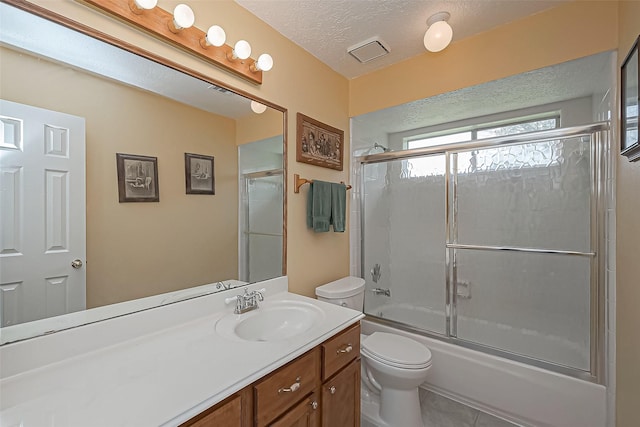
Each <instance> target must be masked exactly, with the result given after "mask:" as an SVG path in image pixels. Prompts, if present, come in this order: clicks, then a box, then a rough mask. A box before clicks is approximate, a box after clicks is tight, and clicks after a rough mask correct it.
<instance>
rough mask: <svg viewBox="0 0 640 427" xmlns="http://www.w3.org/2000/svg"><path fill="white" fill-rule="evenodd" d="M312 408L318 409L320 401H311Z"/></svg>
mask: <svg viewBox="0 0 640 427" xmlns="http://www.w3.org/2000/svg"><path fill="white" fill-rule="evenodd" d="M311 409H313V410H316V409H318V401H317V400H314V401H313V402H311Z"/></svg>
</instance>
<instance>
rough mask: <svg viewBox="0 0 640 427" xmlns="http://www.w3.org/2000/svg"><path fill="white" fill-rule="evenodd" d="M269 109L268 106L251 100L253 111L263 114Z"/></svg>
mask: <svg viewBox="0 0 640 427" xmlns="http://www.w3.org/2000/svg"><path fill="white" fill-rule="evenodd" d="M266 110H267V106H266V105H264V104H261V103H259V102H258V101H251V111H253V112H254V113H256V114H262V113H264V112H265V111H266Z"/></svg>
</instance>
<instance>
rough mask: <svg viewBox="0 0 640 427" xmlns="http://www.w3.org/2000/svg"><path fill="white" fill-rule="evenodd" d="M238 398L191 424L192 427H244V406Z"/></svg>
mask: <svg viewBox="0 0 640 427" xmlns="http://www.w3.org/2000/svg"><path fill="white" fill-rule="evenodd" d="M241 402H242V401H241V398H240V396H236V397H235V398H233V399H232V400H230V401H229V402H227V403H225V404H223V405H222V406H220V407H219V408H217V409H216V410H215V411H213V412H211V413H210V414H208V415H206V416H205V417H203V418H200V419H198V420H197V421H195V422H193V423H192V424H189V426H190V427H220V426H225V427H242V409H241V408H242V405H241Z"/></svg>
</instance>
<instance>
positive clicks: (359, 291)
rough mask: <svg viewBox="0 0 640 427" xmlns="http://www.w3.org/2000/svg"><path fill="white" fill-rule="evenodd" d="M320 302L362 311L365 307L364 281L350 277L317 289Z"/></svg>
mask: <svg viewBox="0 0 640 427" xmlns="http://www.w3.org/2000/svg"><path fill="white" fill-rule="evenodd" d="M316 297H317V298H318V299H319V300H320V301H325V302H328V303H331V304H337V305H341V306H343V307H348V308H352V309H354V310H358V311H362V309H363V306H364V279H362V278H360V277H354V276H348V277H343V278H342V279H338V280H336V281H333V282H330V283H327V284H326V285H322V286H318V287H317V288H316Z"/></svg>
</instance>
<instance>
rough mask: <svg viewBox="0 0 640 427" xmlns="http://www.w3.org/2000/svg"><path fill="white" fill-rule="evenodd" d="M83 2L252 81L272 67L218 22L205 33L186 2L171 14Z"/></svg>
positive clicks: (152, 6) (134, 0)
mask: <svg viewBox="0 0 640 427" xmlns="http://www.w3.org/2000/svg"><path fill="white" fill-rule="evenodd" d="M0 1H2V0H0ZM83 2H85V3H88V4H90V5H91V6H95V7H96V8H98V9H101V10H102V11H104V12H106V13H108V14H110V15H113V16H115V17H117V18H120V19H122V20H123V21H125V22H127V23H129V24H131V25H133V26H135V27H138V28H140V29H142V30H144V31H146V32H148V33H149V34H151V35H153V36H154V37H157V38H159V39H161V40H164V41H166V42H169V43H170V44H172V45H174V46H177V47H179V48H182V49H184V50H185V51H187V52H189V53H191V54H194V55H196V56H197V57H198V58H200V59H203V60H205V61H207V62H209V63H211V64H214V65H216V66H218V67H221V68H224V69H225V70H226V71H230V72H232V73H235V74H237V75H239V76H241V77H243V78H245V79H247V80H249V81H251V82H253V83H257V84H262V77H263V73H264V72H265V71H269V70H271V69H272V68H273V58H272V57H271V55H269V54H268V53H263V54H261V55H260V56H259V57H258V58H257V59H255V60H254V59H253V58H251V45H250V44H249V43H248V42H247V41H245V40H240V41H238V42H237V43H236V44H235V46H233V45H229V44H227V42H226V40H227V35H226V33H225V31H224V30H223V29H222V27H220V26H219V25H211V26H210V27H209V28H208V29H207V31H206V32H204V31H202V30H201V29H199V28H197V27H196V26H195V25H194V24H195V20H196V19H195V14H194V11H193V9H191V7H189V6H188V5H186V4H178V5H177V6H176V7H175V9H173V13H172V12H171V11H169V10H165V9H163V8H162V7H160V6H158V0H83ZM175 4H177V2H176V3H174V5H175Z"/></svg>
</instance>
